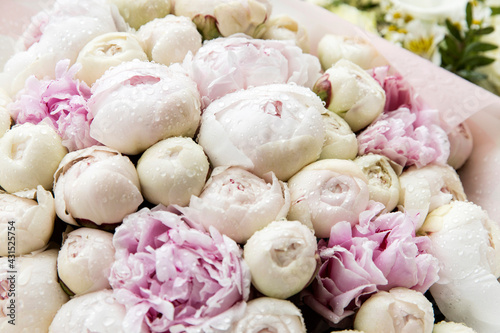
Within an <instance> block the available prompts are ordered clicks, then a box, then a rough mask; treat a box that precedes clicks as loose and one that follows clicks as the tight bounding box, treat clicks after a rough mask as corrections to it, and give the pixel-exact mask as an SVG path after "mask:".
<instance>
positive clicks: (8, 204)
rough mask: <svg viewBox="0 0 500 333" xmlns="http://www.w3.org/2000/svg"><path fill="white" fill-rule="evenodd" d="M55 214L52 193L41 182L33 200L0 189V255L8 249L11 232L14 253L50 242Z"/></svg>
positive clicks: (26, 250) (39, 247)
mask: <svg viewBox="0 0 500 333" xmlns="http://www.w3.org/2000/svg"><path fill="white" fill-rule="evenodd" d="M55 218H56V212H55V206H54V198H53V197H52V193H50V192H49V191H46V190H44V189H43V187H42V186H40V185H39V186H38V187H37V189H36V191H35V196H34V198H33V200H31V199H28V198H23V197H20V196H17V195H13V194H7V193H0V239H1V240H2V241H1V242H0V244H1V246H0V256H7V255H8V254H9V252H11V251H9V246H8V244H9V242H8V240H9V236H12V235H13V236H14V237H15V240H14V243H15V246H12V248H11V250H14V252H15V255H16V256H19V255H23V254H28V253H31V252H33V251H37V250H41V249H42V248H43V247H44V246H46V245H47V243H48V242H49V239H50V236H51V235H52V231H53V229H54V220H55ZM9 231H10V232H9ZM11 245H12V244H11Z"/></svg>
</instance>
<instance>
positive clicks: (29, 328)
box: [0, 250, 69, 333]
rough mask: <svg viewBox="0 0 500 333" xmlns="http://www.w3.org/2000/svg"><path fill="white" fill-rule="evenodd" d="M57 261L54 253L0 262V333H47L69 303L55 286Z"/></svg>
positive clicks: (49, 251) (42, 253)
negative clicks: (62, 308) (59, 312)
mask: <svg viewBox="0 0 500 333" xmlns="http://www.w3.org/2000/svg"><path fill="white" fill-rule="evenodd" d="M56 259H57V250H47V251H44V252H40V253H37V254H34V255H28V256H22V257H16V258H15V261H14V262H11V261H10V260H9V259H8V258H7V257H2V258H0V332H2V333H19V332H47V330H48V328H49V325H50V323H51V322H52V319H53V318H54V316H55V315H56V313H57V311H58V310H59V308H60V307H61V306H62V305H63V304H64V303H66V302H67V301H68V299H69V297H68V295H66V293H65V292H64V291H63V289H62V288H61V286H60V285H59V283H58V282H57V270H56ZM11 264H13V265H14V268H13V267H12V266H10V265H11ZM12 271H15V272H16V273H12ZM12 320H13V321H12ZM9 321H12V322H11V323H9ZM12 323H14V324H15V325H13V324H12Z"/></svg>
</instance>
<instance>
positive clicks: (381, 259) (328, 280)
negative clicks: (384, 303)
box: [303, 202, 438, 323]
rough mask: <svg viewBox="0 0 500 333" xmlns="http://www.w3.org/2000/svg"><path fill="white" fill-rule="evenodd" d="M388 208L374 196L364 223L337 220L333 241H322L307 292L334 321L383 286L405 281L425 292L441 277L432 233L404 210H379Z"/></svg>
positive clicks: (315, 306)
mask: <svg viewBox="0 0 500 333" xmlns="http://www.w3.org/2000/svg"><path fill="white" fill-rule="evenodd" d="M383 208H384V205H383V204H381V203H374V202H372V204H371V206H370V207H369V208H368V209H367V210H366V211H364V212H363V213H361V214H360V215H359V224H358V225H356V226H354V227H351V225H350V224H349V223H347V222H342V223H337V224H336V225H335V226H333V227H332V230H331V235H330V239H329V240H328V243H327V241H326V240H321V241H320V242H319V244H318V249H319V253H320V257H321V260H322V265H321V267H320V270H319V272H318V275H317V276H316V279H315V281H314V282H313V284H312V286H311V287H310V288H309V290H307V291H305V292H304V293H303V298H304V301H305V302H306V303H307V304H308V305H309V306H310V307H311V308H312V309H314V310H315V311H317V312H318V313H319V314H321V315H322V316H323V317H325V318H326V319H327V320H329V321H331V322H333V323H338V322H340V321H341V320H342V319H344V318H346V317H348V316H350V315H352V314H354V311H355V310H356V309H357V308H359V306H360V305H361V304H362V302H363V301H364V300H365V299H366V298H367V296H368V295H370V294H372V293H374V292H376V291H378V290H390V289H391V288H393V287H405V288H410V289H413V290H417V291H420V292H422V293H423V292H425V291H426V290H427V289H428V288H429V287H430V286H431V285H432V284H433V283H434V282H436V281H437V279H438V275H437V272H438V262H437V260H436V259H435V258H434V257H433V256H432V255H430V254H428V253H426V251H427V250H428V249H429V248H430V241H429V239H428V237H416V236H415V230H414V228H415V221H414V220H413V219H412V218H411V217H410V216H408V215H405V214H404V213H401V212H396V213H385V214H381V215H378V214H379V213H380V212H381V211H382V210H383ZM377 215H378V216H377Z"/></svg>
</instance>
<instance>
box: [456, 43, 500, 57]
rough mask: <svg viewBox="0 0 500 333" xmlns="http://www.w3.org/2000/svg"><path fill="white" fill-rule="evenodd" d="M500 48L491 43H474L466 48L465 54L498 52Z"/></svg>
mask: <svg viewBox="0 0 500 333" xmlns="http://www.w3.org/2000/svg"><path fill="white" fill-rule="evenodd" d="M497 48H498V46H496V45H495V44H490V43H483V42H473V43H471V44H469V45H467V46H466V47H465V50H464V54H465V55H468V54H469V53H473V52H487V51H491V50H496V49H497Z"/></svg>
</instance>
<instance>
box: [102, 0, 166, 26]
mask: <svg viewBox="0 0 500 333" xmlns="http://www.w3.org/2000/svg"><path fill="white" fill-rule="evenodd" d="M108 2H109V3H111V4H115V5H116V7H118V10H119V11H120V15H121V16H122V17H123V18H124V19H125V22H127V23H128V24H129V25H130V26H131V27H132V28H134V29H139V28H140V27H141V25H143V24H146V23H147V22H149V21H152V20H154V19H155V18H159V17H165V16H166V15H168V14H170V12H171V11H172V9H173V4H172V1H171V0H148V1H137V0H108Z"/></svg>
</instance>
